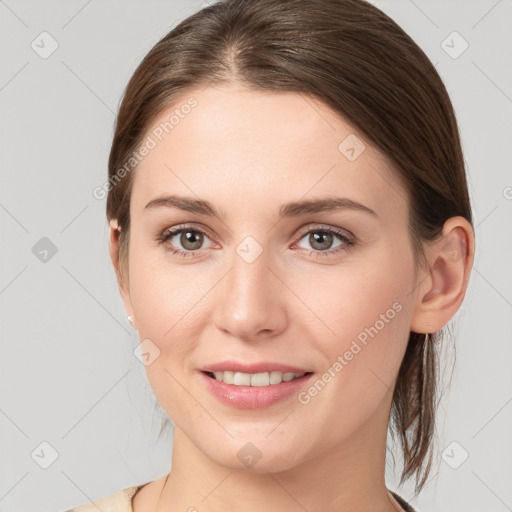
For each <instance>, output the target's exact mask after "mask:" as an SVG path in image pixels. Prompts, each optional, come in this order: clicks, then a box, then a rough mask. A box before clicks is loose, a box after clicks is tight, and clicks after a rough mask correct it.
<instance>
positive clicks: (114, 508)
mask: <svg viewBox="0 0 512 512" xmlns="http://www.w3.org/2000/svg"><path fill="white" fill-rule="evenodd" d="M144 485H146V484H142V485H135V486H133V487H127V488H126V489H122V490H120V491H117V492H115V493H113V494H111V495H109V496H105V497H103V498H100V499H97V500H94V502H89V503H86V504H85V505H80V506H78V507H75V508H72V509H70V510H68V511H66V512H98V509H99V510H101V511H102V512H133V508H132V499H133V497H134V496H135V494H136V493H137V492H138V491H139V490H140V489H141V488H142V487H144Z"/></svg>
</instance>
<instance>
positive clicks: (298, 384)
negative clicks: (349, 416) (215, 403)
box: [200, 372, 313, 409]
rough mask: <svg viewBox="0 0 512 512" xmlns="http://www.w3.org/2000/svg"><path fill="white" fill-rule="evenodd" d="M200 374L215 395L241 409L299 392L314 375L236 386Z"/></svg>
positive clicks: (268, 402)
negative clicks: (286, 380) (266, 383)
mask: <svg viewBox="0 0 512 512" xmlns="http://www.w3.org/2000/svg"><path fill="white" fill-rule="evenodd" d="M200 374H201V376H202V378H203V381H204V383H205V384H206V386H207V388H208V389H209V390H210V391H211V393H212V394H213V395H215V396H216V397H217V398H218V399H219V400H220V401H221V402H223V403H225V404H227V405H231V406H233V407H237V408H239V409H262V408H264V407H269V406H270V405H272V404H275V403H276V402H279V401H281V400H284V399H285V398H288V397H289V396H291V395H293V394H294V393H298V392H299V390H300V389H301V388H302V387H303V386H304V385H305V384H306V382H307V381H309V380H310V378H311V377H312V376H313V374H312V373H308V374H307V375H304V376H302V377H299V378H298V379H293V380H290V381H288V382H284V381H283V382H281V383H280V384H271V385H269V386H235V385H234V384H225V383H224V382H220V381H218V380H217V379H213V378H211V377H209V376H208V375H207V374H206V373H204V372H200Z"/></svg>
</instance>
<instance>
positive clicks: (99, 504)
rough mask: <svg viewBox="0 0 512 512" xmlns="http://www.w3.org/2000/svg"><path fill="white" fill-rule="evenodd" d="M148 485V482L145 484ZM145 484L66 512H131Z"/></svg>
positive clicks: (407, 508) (408, 509)
mask: <svg viewBox="0 0 512 512" xmlns="http://www.w3.org/2000/svg"><path fill="white" fill-rule="evenodd" d="M147 483H149V482H147ZM145 485H146V484H142V485H135V486H133V487H127V488H126V489H123V490H121V491H117V492H115V493H114V494H111V495H110V496H107V497H105V498H101V499H99V500H96V501H95V502H94V503H86V504H85V505H80V506H79V507H75V508H73V509H71V510H68V511H66V512H98V509H99V510H101V512H133V506H132V500H133V497H134V496H135V494H136V493H137V492H138V491H139V490H140V489H142V487H144V486H145ZM390 493H391V495H392V496H393V498H395V500H396V501H397V502H398V503H399V504H400V506H401V507H402V508H403V510H404V511H405V512H415V510H414V509H413V508H412V507H411V505H409V503H407V502H406V501H405V500H404V499H403V498H402V497H401V496H400V495H398V494H397V493H395V492H393V491H390Z"/></svg>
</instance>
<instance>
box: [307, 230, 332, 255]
mask: <svg viewBox="0 0 512 512" xmlns="http://www.w3.org/2000/svg"><path fill="white" fill-rule="evenodd" d="M322 239H323V240H324V244H323V246H322V243H321V240H322ZM331 239H332V235H331V234H330V233H321V234H318V233H312V234H311V236H310V243H311V246H312V247H315V244H318V242H319V241H320V247H315V248H316V249H318V250H320V251H325V250H326V249H328V248H329V246H330V245H331V243H332V240H331ZM325 242H327V244H325Z"/></svg>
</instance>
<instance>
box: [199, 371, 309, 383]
mask: <svg viewBox="0 0 512 512" xmlns="http://www.w3.org/2000/svg"><path fill="white" fill-rule="evenodd" d="M203 373H204V374H205V375H207V376H208V377H209V378H211V379H213V380H216V381H218V382H223V383H224V384H229V385H233V386H250V387H265V386H277V385H279V384H282V383H283V382H290V381H292V380H296V379H300V378H302V377H304V376H308V375H311V374H312V373H313V372H280V371H270V372H259V373H244V372H235V371H227V370H226V371H215V372H212V371H203Z"/></svg>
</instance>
